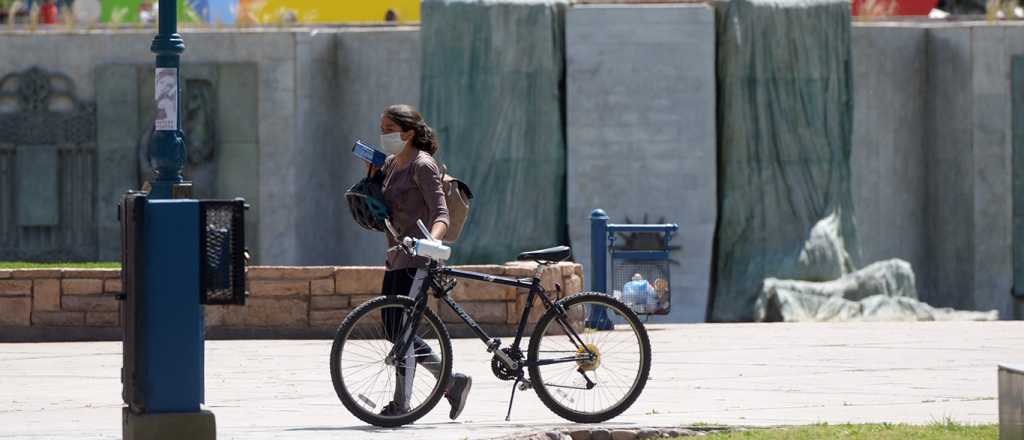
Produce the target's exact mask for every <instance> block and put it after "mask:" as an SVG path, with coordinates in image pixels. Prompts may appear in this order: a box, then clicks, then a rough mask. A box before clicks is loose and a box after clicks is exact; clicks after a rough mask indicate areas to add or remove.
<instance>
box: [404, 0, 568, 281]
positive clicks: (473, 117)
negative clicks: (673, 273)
mask: <svg viewBox="0 0 1024 440" xmlns="http://www.w3.org/2000/svg"><path fill="white" fill-rule="evenodd" d="M565 6H566V2H564V1H456V0H425V1H424V2H423V4H422V13H423V24H422V28H421V29H422V30H421V35H422V39H423V64H422V69H423V70H422V83H421V86H422V92H421V93H422V96H421V105H420V107H421V110H422V112H423V115H424V117H425V118H426V120H427V121H429V122H430V124H431V125H432V126H433V127H434V128H435V129H436V130H437V131H438V135H439V138H440V142H441V154H440V155H439V157H440V159H441V161H442V162H444V163H445V164H446V165H447V166H448V171H449V172H450V173H451V174H452V175H454V176H456V177H458V178H460V179H462V180H463V181H465V182H466V183H467V184H469V186H470V188H472V190H473V193H474V195H475V198H474V200H473V204H472V208H471V212H470V216H469V220H468V221H467V222H466V225H465V229H464V231H463V234H462V237H461V238H460V239H459V242H458V243H457V244H456V245H455V246H454V247H453V255H454V257H453V262H456V263H498V262H504V261H509V260H511V259H514V258H515V256H516V255H517V254H518V253H519V252H521V251H524V250H530V249H536V248H542V247H547V246H553V245H557V244H560V243H563V242H565V241H566V226H565V225H566V219H565V135H564V127H565V124H564V105H563V102H564V100H563V96H564V87H563V79H564V70H565V61H564V60H565V53H564V37H563V28H564V15H565Z"/></svg>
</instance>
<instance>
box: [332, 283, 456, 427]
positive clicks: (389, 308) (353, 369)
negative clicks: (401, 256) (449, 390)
mask: <svg viewBox="0 0 1024 440" xmlns="http://www.w3.org/2000/svg"><path fill="white" fill-rule="evenodd" d="M414 304H415V303H414V302H413V300H412V299H410V298H407V297H402V296H386V297H380V298H376V299H373V300H370V301H369V302H366V303H364V304H363V305H361V306H359V307H356V308H355V310H352V312H351V313H349V315H348V316H347V317H346V318H345V320H344V321H343V322H342V323H341V326H340V327H338V332H337V335H336V336H335V337H334V344H333V346H332V347H331V380H332V381H333V382H334V390H335V391H336V392H337V393H338V397H339V398H340V399H341V403H342V404H344V405H345V408H348V410H349V411H350V412H351V413H352V415H354V416H356V417H358V418H359V419H360V420H362V421H364V422H366V423H369V424H371V425H376V426H382V427H395V426H402V425H405V424H409V423H412V422H414V421H416V420H418V419H419V418H420V417H423V416H424V415H426V414H427V413H428V412H430V410H431V409H433V408H434V405H437V402H438V400H440V399H441V396H442V395H443V394H444V390H445V387H446V386H447V384H448V378H449V376H451V372H452V344H451V339H450V337H449V336H448V330H447V329H446V328H445V327H444V325H443V324H442V323H441V320H440V319H438V317H437V315H436V314H435V313H434V312H433V311H431V310H430V309H424V310H423V316H422V318H421V319H420V320H419V323H417V325H415V326H411V325H408V324H409V318H410V316H411V315H412V311H413V306H414ZM410 335H411V336H412V337H413V339H414V343H413V344H412V347H411V348H410V350H409V351H408V353H406V354H405V355H404V356H398V358H397V359H391V358H389V354H391V351H392V347H393V346H394V345H395V344H396V343H397V342H398V341H399V340H401V338H408V337H410Z"/></svg>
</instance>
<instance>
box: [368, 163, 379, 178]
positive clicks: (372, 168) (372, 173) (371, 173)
mask: <svg viewBox="0 0 1024 440" xmlns="http://www.w3.org/2000/svg"><path fill="white" fill-rule="evenodd" d="M379 172H380V168H377V167H375V166H373V164H372V163H369V162H367V163H366V176H367V177H373V176H376V175H377V173H379Z"/></svg>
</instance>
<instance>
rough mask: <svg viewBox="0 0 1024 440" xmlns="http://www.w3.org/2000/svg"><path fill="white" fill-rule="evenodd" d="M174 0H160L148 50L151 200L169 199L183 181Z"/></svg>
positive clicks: (179, 48)
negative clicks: (152, 116) (151, 60)
mask: <svg viewBox="0 0 1024 440" xmlns="http://www.w3.org/2000/svg"><path fill="white" fill-rule="evenodd" d="M177 14H178V4H177V0H160V17H159V29H158V32H157V35H156V37H154V38H153V44H152V45H150V47H149V50H150V51H151V52H153V53H154V54H156V72H155V76H154V78H153V82H154V85H155V89H156V90H155V91H154V98H155V100H156V102H155V104H156V112H157V118H156V121H154V127H153V137H152V138H151V139H150V143H149V160H150V164H151V165H152V166H153V169H154V170H155V171H156V178H155V179H154V180H153V182H152V190H151V191H150V198H151V199H169V198H172V197H173V192H174V187H175V186H176V185H177V184H180V183H182V181H183V180H184V179H183V178H182V176H181V171H182V169H183V168H184V167H185V156H186V154H187V153H186V150H185V139H184V133H182V131H181V123H180V120H181V118H180V116H181V99H180V95H181V86H180V84H179V82H180V81H179V78H180V75H178V70H179V67H180V65H181V53H182V52H184V51H185V40H182V39H181V35H179V34H178V16H177Z"/></svg>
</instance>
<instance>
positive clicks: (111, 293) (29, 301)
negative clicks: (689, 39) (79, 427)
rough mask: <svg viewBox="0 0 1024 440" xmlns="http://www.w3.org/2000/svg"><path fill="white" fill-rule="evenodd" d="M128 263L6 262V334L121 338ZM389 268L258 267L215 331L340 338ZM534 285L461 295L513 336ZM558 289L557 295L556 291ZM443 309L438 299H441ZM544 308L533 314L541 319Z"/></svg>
mask: <svg viewBox="0 0 1024 440" xmlns="http://www.w3.org/2000/svg"><path fill="white" fill-rule="evenodd" d="M535 267H536V266H535V265H534V264H533V263H509V264H507V265H504V266H499V265H490V266H461V267H459V268H460V269H464V270H470V271H477V272H482V273H487V274H491V275H503V276H509V277H514V278H524V277H530V276H532V275H533V272H534V269H535ZM120 273H121V272H120V270H117V269H85V270H83V269H43V270H35V269H32V270H29V269H19V270H0V342H12V341H63V340H91V339H108V340H109V339H119V338H120V337H121V336H120V335H121V329H120V325H121V323H120V313H119V311H120V307H121V302H120V301H118V300H117V299H116V295H118V294H120V293H121V290H122V289H121V279H120ZM383 278H384V268H383V267H337V266H314V267H286V266H254V267H250V268H249V275H248V279H249V285H248V289H249V298H248V299H247V303H246V305H245V306H206V307H205V310H204V314H205V318H206V327H207V336H208V337H210V338H330V337H333V334H334V330H335V329H336V328H337V327H338V325H339V324H340V323H341V321H342V320H343V319H344V318H345V316H347V315H348V313H349V312H350V311H352V309H353V308H355V307H356V306H358V305H360V304H362V303H363V302H365V301H367V300H369V299H371V298H374V297H376V296H378V295H379V294H380V286H381V282H382V280H383ZM541 282H542V285H543V286H544V287H545V289H548V290H550V291H552V292H553V291H554V286H555V284H556V283H557V284H559V285H561V286H562V292H563V293H562V295H561V296H562V297H564V296H567V295H571V294H574V293H577V292H579V291H581V290H582V288H583V271H582V268H581V267H580V266H579V265H577V264H572V263H561V264H558V265H555V266H551V267H549V268H547V269H546V271H545V272H544V275H543V276H542V278H541ZM526 293H527V292H526V291H524V290H517V289H515V288H512V287H506V286H500V285H495V284H488V283H482V282H478V281H471V280H458V285H457V286H456V288H455V289H454V290H453V292H452V296H453V297H454V298H455V300H456V301H459V303H460V304H461V305H462V306H463V307H464V308H465V309H466V311H467V312H468V313H469V314H470V315H471V316H473V318H474V319H476V320H477V321H478V322H479V323H480V324H481V325H482V326H483V327H484V329H486V330H487V331H488V332H489V333H492V334H493V335H494V336H507V335H510V334H512V333H514V331H515V324H517V323H518V322H519V317H520V316H521V314H522V310H523V307H524V306H525V302H526V301H525V300H526ZM552 296H554V294H552ZM430 304H431V307H432V308H433V309H434V310H435V311H437V310H438V300H437V299H436V298H431V300H430ZM542 311H543V309H542V308H535V309H534V311H533V312H531V316H530V318H529V322H530V323H535V322H536V321H537V319H538V318H539V317H540V315H541V312H542ZM440 316H441V318H442V320H444V321H445V322H446V323H448V324H449V327H448V329H449V331H450V332H451V333H452V334H453V336H456V337H465V336H469V335H470V334H471V333H470V331H469V328H468V327H467V326H465V324H463V323H462V321H461V320H460V319H459V318H458V317H457V316H455V314H454V313H453V312H452V311H451V310H450V309H449V308H448V307H447V306H444V307H441V310H440Z"/></svg>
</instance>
